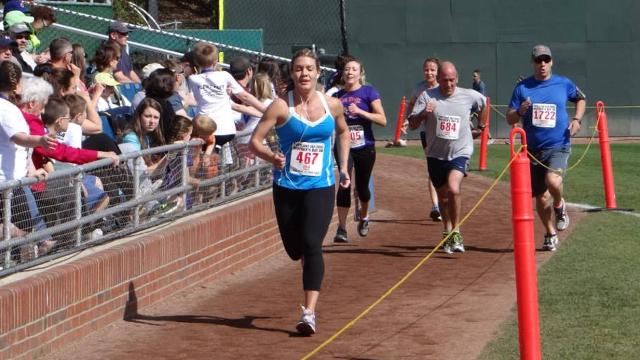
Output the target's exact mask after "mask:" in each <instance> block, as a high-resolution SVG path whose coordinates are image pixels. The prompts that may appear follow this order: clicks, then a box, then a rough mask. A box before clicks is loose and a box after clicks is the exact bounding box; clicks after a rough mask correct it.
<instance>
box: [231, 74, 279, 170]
mask: <svg viewBox="0 0 640 360" xmlns="http://www.w3.org/2000/svg"><path fill="white" fill-rule="evenodd" d="M251 89H252V91H253V94H254V96H255V97H256V98H257V99H258V100H259V101H260V102H261V103H262V104H264V106H265V107H268V106H269V105H270V104H271V103H272V102H273V92H272V83H271V79H270V78H269V75H267V74H266V73H257V74H256V75H255V76H254V77H253V80H252V81H251ZM242 119H243V122H244V123H243V124H242V125H241V129H239V131H238V133H237V134H236V137H237V138H236V140H237V144H236V146H237V148H238V154H239V155H240V162H241V164H243V165H244V167H249V166H252V165H254V164H255V163H256V157H255V155H254V154H253V153H252V152H251V151H249V140H250V139H251V134H252V133H253V129H255V128H256V125H258V122H259V121H260V119H261V117H257V116H246V115H245V116H243V117H242Z"/></svg>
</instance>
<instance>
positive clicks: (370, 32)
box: [225, 0, 640, 137]
mask: <svg viewBox="0 0 640 360" xmlns="http://www.w3.org/2000/svg"><path fill="white" fill-rule="evenodd" d="M345 1H346V10H347V32H348V39H349V47H350V51H351V53H353V54H354V55H356V56H358V57H359V58H361V59H362V60H363V62H364V65H365V67H366V70H367V80H369V81H370V82H371V83H372V84H373V85H375V86H376V87H377V88H378V89H379V90H380V92H381V94H382V97H383V104H384V106H385V109H386V112H387V116H388V118H389V120H393V122H395V116H396V114H397V111H398V105H399V102H400V99H401V98H402V96H403V95H407V96H408V95H409V94H410V93H411V90H412V88H413V86H414V84H415V83H416V82H418V81H419V80H421V77H422V72H421V67H422V61H423V60H424V58H425V57H427V56H429V57H431V56H436V57H438V58H441V59H448V60H451V61H453V62H454V63H455V64H456V65H457V67H458V72H459V75H460V85H461V86H464V87H470V86H471V73H472V71H473V69H474V68H479V69H481V70H482V78H483V80H484V81H485V83H486V85H487V89H488V95H489V96H490V97H491V98H492V102H493V103H497V104H507V102H508V100H509V97H510V95H511V92H512V90H513V86H514V84H515V81H516V79H517V77H518V75H521V74H522V75H529V74H531V72H532V69H531V65H530V63H529V54H530V51H531V48H532V47H533V46H534V45H535V44H537V43H544V44H547V45H549V46H550V47H551V50H552V52H553V54H554V68H553V70H554V72H555V73H557V74H561V75H565V76H568V77H570V78H571V79H572V80H573V81H575V82H576V83H577V84H578V86H580V88H582V89H583V90H584V91H585V92H586V93H587V96H588V105H589V106H593V105H594V104H595V101H596V100H603V101H605V103H606V104H607V105H608V106H620V105H631V104H640V91H639V90H640V89H639V87H640V82H639V81H634V80H635V79H639V78H640V77H639V75H640V66H637V64H640V43H639V40H640V21H638V19H640V1H637V0H616V1H601V0H528V1H524V0H482V1H479V0H448V1H447V0H393V1H391V0H345ZM337 9H338V1H337V0H331V1H330V0H326V1H322V2H319V1H314V0H295V1H293V0H286V1H285V0H282V1H277V2H276V1H261V0H234V1H227V2H226V3H225V11H226V16H225V24H226V25H225V27H226V28H242V27H245V28H262V29H264V44H265V51H266V52H272V53H276V54H278V55H281V56H287V57H288V56H290V55H291V54H290V45H291V44H295V43H317V44H319V46H320V47H325V48H327V49H328V50H329V51H328V52H334V53H335V52H338V51H339V49H340V27H339V26H340V25H339V18H338V13H337ZM498 109H499V110H501V111H502V112H504V110H505V109H504V108H498ZM592 113H593V112H592V111H590V113H589V115H590V116H591V118H593V116H592ZM608 115H609V119H610V133H611V134H612V135H615V136H622V135H636V136H638V135H640V122H639V121H635V120H634V119H635V118H637V117H640V111H638V110H635V109H633V110H632V109H613V108H612V109H610V110H609V111H608ZM492 122H493V124H494V126H493V132H494V134H497V135H499V136H506V134H507V132H508V130H509V128H508V126H506V124H505V122H504V119H502V118H500V117H499V116H498V115H497V114H496V113H493V116H492ZM390 125H391V126H390V128H387V129H386V130H385V131H384V132H378V133H380V134H383V137H384V136H385V135H386V136H388V137H390V136H391V134H392V133H393V129H392V127H393V124H391V123H390ZM586 128H587V127H584V129H583V131H582V132H581V134H580V135H587V134H590V132H589V130H588V129H586ZM496 131H497V133H496Z"/></svg>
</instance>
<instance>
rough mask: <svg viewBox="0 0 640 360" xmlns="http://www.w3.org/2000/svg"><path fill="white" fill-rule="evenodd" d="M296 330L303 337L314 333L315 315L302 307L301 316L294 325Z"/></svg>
mask: <svg viewBox="0 0 640 360" xmlns="http://www.w3.org/2000/svg"><path fill="white" fill-rule="evenodd" d="M296 330H298V332H299V333H300V334H301V335H303V336H311V335H313V334H315V333H316V314H314V313H313V311H311V310H309V309H307V308H305V307H304V306H302V315H301V316H300V320H299V321H298V325H296Z"/></svg>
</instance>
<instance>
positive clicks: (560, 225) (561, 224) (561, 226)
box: [553, 199, 569, 231]
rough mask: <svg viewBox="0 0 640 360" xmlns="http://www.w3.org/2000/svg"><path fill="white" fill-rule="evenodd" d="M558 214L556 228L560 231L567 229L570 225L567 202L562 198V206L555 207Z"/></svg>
mask: <svg viewBox="0 0 640 360" xmlns="http://www.w3.org/2000/svg"><path fill="white" fill-rule="evenodd" d="M553 211H554V213H555V215H556V229H558V231H563V230H566V229H567V228H568V227H569V215H568V214H567V203H566V202H565V201H564V199H562V206H561V207H560V208H553Z"/></svg>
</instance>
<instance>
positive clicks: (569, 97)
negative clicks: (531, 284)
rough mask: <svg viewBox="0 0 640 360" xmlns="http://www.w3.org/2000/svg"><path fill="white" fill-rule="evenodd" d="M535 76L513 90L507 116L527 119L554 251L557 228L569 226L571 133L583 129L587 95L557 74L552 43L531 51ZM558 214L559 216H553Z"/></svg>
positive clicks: (535, 190) (540, 207) (536, 184)
mask: <svg viewBox="0 0 640 360" xmlns="http://www.w3.org/2000/svg"><path fill="white" fill-rule="evenodd" d="M531 64H532V66H533V76H530V77H528V78H526V79H524V80H522V81H520V82H519V83H518V84H517V85H516V87H515V89H514V90H513V95H512V96H511V101H510V103H509V110H508V111H507V122H508V123H509V124H510V125H513V124H516V123H518V122H520V121H522V127H523V128H524V130H525V132H526V135H527V147H528V150H529V152H530V154H532V155H533V157H534V158H532V159H531V187H532V194H533V196H534V197H535V198H536V210H537V212H538V216H539V217H540V220H542V224H543V225H544V227H545V230H546V233H545V236H544V243H543V246H542V248H543V250H547V251H554V250H555V249H556V245H557V243H558V236H557V233H556V231H562V230H565V229H566V228H567V227H568V226H569V216H568V215H567V205H566V203H565V200H564V197H563V194H562V190H563V189H562V186H563V178H564V175H565V171H566V169H567V162H568V160H569V154H570V153H571V136H573V135H575V134H576V133H577V132H578V131H580V125H581V121H582V116H583V115H584V111H585V107H586V101H585V94H584V93H583V92H582V91H580V89H579V88H578V87H577V86H576V85H575V84H574V83H573V82H572V81H571V80H569V79H568V78H566V77H564V76H559V75H553V74H552V73H551V68H552V67H553V58H552V56H551V49H549V47H548V46H546V45H536V46H534V48H533V50H532V51H531ZM568 101H570V102H573V103H575V108H576V109H575V114H574V115H573V118H571V119H569V116H568V114H567V108H566V104H567V102H568ZM554 216H555V221H554Z"/></svg>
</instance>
